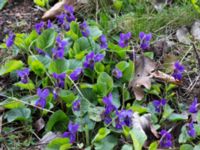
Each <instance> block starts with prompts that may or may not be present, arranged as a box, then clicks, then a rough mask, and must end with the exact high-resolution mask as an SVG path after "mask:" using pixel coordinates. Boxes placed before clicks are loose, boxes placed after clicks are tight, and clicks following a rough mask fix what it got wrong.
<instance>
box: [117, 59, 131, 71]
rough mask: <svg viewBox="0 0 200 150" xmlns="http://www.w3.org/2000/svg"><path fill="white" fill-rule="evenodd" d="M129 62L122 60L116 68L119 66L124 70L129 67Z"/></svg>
mask: <svg viewBox="0 0 200 150" xmlns="http://www.w3.org/2000/svg"><path fill="white" fill-rule="evenodd" d="M128 66H129V63H127V62H126V61H120V62H119V63H117V64H116V68H118V69H119V70H121V71H122V72H123V71H124V70H125V69H126V68H128Z"/></svg>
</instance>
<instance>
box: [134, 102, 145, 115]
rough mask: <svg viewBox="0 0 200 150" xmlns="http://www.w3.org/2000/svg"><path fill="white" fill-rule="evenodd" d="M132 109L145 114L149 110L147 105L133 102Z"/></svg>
mask: <svg viewBox="0 0 200 150" xmlns="http://www.w3.org/2000/svg"><path fill="white" fill-rule="evenodd" d="M131 109H132V110H133V111H134V112H138V113H139V114H144V113H146V112H148V110H147V108H146V107H143V106H141V105H139V104H133V105H132V107H131Z"/></svg>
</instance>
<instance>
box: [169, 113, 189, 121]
mask: <svg viewBox="0 0 200 150" xmlns="http://www.w3.org/2000/svg"><path fill="white" fill-rule="evenodd" d="M168 119H169V120H170V121H182V120H187V119H188V117H187V115H183V114H177V113H172V114H171V115H170V116H169V118H168Z"/></svg>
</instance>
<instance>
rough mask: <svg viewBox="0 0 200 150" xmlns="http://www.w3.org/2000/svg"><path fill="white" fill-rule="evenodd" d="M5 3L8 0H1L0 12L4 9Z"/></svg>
mask: <svg viewBox="0 0 200 150" xmlns="http://www.w3.org/2000/svg"><path fill="white" fill-rule="evenodd" d="M7 2H8V0H1V1H0V10H2V9H3V8H4V6H5V5H6V3H7Z"/></svg>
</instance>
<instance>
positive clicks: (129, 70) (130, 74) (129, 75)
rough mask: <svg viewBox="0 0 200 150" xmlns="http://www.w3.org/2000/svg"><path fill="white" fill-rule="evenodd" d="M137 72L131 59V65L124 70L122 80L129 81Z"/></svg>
mask: <svg viewBox="0 0 200 150" xmlns="http://www.w3.org/2000/svg"><path fill="white" fill-rule="evenodd" d="M134 72H135V65H134V63H133V62H132V61H129V66H128V67H127V68H126V69H125V70H124V71H123V76H122V81H124V82H129V81H130V80H131V79H132V78H133V74H134Z"/></svg>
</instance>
